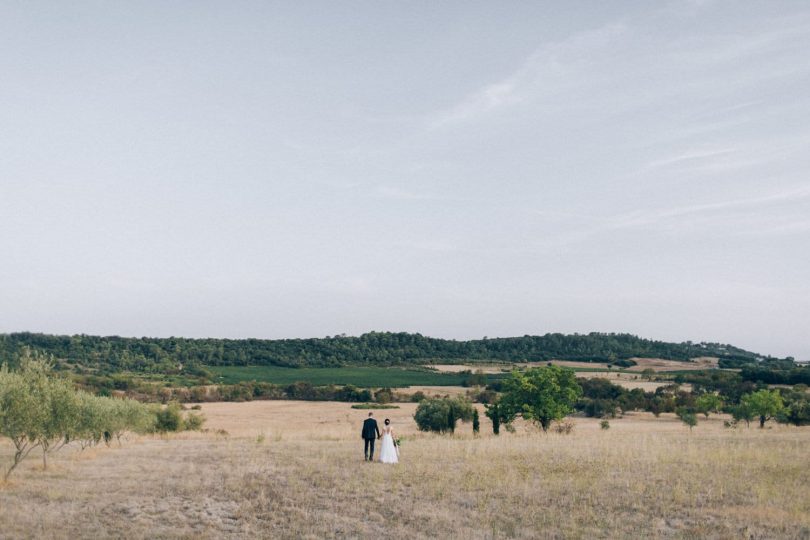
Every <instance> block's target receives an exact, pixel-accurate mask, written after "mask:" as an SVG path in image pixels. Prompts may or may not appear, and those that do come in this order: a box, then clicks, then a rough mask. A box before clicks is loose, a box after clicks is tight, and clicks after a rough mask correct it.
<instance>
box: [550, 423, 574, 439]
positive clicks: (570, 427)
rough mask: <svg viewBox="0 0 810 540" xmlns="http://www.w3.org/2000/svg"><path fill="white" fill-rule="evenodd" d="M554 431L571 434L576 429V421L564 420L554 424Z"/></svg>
mask: <svg viewBox="0 0 810 540" xmlns="http://www.w3.org/2000/svg"><path fill="white" fill-rule="evenodd" d="M554 431H555V432H556V433H559V434H560V435H570V434H571V432H572V431H574V423H573V422H572V421H570V420H562V421H560V422H557V423H556V424H554Z"/></svg>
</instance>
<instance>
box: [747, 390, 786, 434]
mask: <svg viewBox="0 0 810 540" xmlns="http://www.w3.org/2000/svg"><path fill="white" fill-rule="evenodd" d="M741 403H742V404H743V405H744V406H745V407H747V408H749V410H750V411H751V412H752V413H753V414H754V415H755V416H759V427H760V428H764V427H765V422H767V421H768V420H770V419H771V418H775V417H776V415H777V414H779V413H780V412H782V410H783V409H784V408H785V404H784V402H783V401H782V396H781V394H779V392H777V391H776V390H765V389H763V390H758V391H756V392H754V393H752V394H746V395H744V396H743V397H742V400H741Z"/></svg>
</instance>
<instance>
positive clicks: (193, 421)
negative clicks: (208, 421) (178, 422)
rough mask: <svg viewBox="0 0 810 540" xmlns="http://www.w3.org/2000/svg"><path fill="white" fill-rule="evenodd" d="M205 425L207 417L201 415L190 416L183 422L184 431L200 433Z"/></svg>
mask: <svg viewBox="0 0 810 540" xmlns="http://www.w3.org/2000/svg"><path fill="white" fill-rule="evenodd" d="M204 423H205V417H204V416H203V415H201V414H189V415H187V416H186V419H185V420H184V421H183V429H184V430H186V431H200V430H201V429H202V426H203V424H204Z"/></svg>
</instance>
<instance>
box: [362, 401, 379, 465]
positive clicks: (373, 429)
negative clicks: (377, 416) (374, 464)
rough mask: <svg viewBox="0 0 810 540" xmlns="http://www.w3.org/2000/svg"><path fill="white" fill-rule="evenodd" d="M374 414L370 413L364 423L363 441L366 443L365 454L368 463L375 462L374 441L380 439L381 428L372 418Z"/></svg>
mask: <svg viewBox="0 0 810 540" xmlns="http://www.w3.org/2000/svg"><path fill="white" fill-rule="evenodd" d="M373 416H374V413H371V412H370V413H368V418H366V421H365V422H363V433H362V435H363V440H365V441H366V447H365V454H366V461H374V441H375V440H376V439H379V438H380V428H378V427H377V421H376V420H374V418H372V417H373Z"/></svg>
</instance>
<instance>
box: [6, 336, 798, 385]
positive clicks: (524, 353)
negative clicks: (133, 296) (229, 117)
mask: <svg viewBox="0 0 810 540" xmlns="http://www.w3.org/2000/svg"><path fill="white" fill-rule="evenodd" d="M25 348H30V349H32V350H35V351H39V352H41V353H45V354H49V355H53V356H54V357H56V358H58V359H60V360H62V361H64V362H66V363H67V364H70V365H72V366H74V368H76V369H86V370H91V371H92V370H102V371H105V370H106V371H107V372H120V371H134V372H146V373H161V374H184V375H194V374H195V373H202V374H204V373H205V369H204V366H223V365H232V366H246V365H276V366H287V367H303V366H307V367H330V366H332V367H335V366H344V365H386V366H387V365H413V364H424V363H459V362H469V361H505V362H523V361H547V360H551V359H560V360H576V361H591V362H596V361H599V362H610V363H615V364H617V365H624V364H623V363H622V361H623V360H627V359H629V358H632V357H651V358H664V359H670V360H682V361H687V360H689V359H691V358H694V357H698V356H716V357H719V358H720V359H721V361H726V362H729V363H731V364H733V365H734V367H739V366H740V365H756V364H758V363H759V362H761V361H762V360H763V358H762V357H761V356H760V355H758V354H756V353H753V352H749V351H745V350H743V349H739V348H737V347H733V346H731V345H723V344H718V343H692V342H684V343H667V342H663V341H655V340H649V339H642V338H639V337H637V336H634V335H630V334H613V333H596V332H594V333H590V334H571V335H565V334H545V335H543V336H528V335H527V336H522V337H510V338H493V339H487V338H484V339H477V340H469V341H456V340H449V339H437V338H430V337H426V336H423V335H421V334H409V333H391V332H370V333H367V334H363V335H361V336H358V337H350V336H343V335H340V336H333V337H325V338H312V339H277V340H266V339H186V338H174V337H172V338H123V337H117V336H111V337H98V336H87V335H75V336H56V335H48V334H35V333H27V332H23V333H12V334H0V359H3V360H5V361H7V362H9V363H11V364H12V365H13V364H14V362H15V361H16V360H17V358H19V355H20V354H21V351H22V350H23V349H25ZM765 360H777V359H771V358H770V357H768V358H765ZM783 361H784V362H786V363H787V364H789V365H792V364H793V362H792V359H788V360H783Z"/></svg>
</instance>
